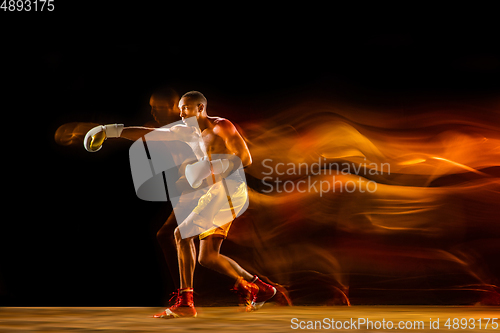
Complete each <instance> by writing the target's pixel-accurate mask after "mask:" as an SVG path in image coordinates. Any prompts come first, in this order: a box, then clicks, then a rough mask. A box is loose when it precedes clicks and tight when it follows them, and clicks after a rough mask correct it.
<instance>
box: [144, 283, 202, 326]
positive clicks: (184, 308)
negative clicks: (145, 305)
mask: <svg viewBox="0 0 500 333" xmlns="http://www.w3.org/2000/svg"><path fill="white" fill-rule="evenodd" d="M174 297H177V298H176V300H175V304H174V305H172V306H171V307H169V308H168V309H165V311H163V312H162V313H159V314H156V315H154V316H153V317H154V318H163V319H171V318H179V317H196V316H197V313H196V309H195V308H194V301H193V289H192V288H185V289H178V290H177V293H175V295H174Z"/></svg>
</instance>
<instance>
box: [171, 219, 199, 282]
mask: <svg viewBox="0 0 500 333" xmlns="http://www.w3.org/2000/svg"><path fill="white" fill-rule="evenodd" d="M174 238H175V244H176V247H177V259H178V261H179V275H180V285H181V289H185V288H193V275H194V268H195V266H196V247H195V246H194V237H189V238H184V239H183V238H182V236H181V232H180V230H179V227H177V228H175V232H174Z"/></svg>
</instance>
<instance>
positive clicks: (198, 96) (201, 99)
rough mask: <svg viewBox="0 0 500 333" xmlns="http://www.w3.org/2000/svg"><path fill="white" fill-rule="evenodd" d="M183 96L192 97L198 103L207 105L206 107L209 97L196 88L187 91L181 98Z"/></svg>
mask: <svg viewBox="0 0 500 333" xmlns="http://www.w3.org/2000/svg"><path fill="white" fill-rule="evenodd" d="M183 97H186V98H192V99H194V100H195V101H196V102H198V103H202V104H204V105H205V107H206V106H207V99H206V98H205V96H204V95H203V94H202V93H201V92H199V91H196V90H191V91H188V92H187V93H185V94H184V95H182V97H181V99H182V98H183Z"/></svg>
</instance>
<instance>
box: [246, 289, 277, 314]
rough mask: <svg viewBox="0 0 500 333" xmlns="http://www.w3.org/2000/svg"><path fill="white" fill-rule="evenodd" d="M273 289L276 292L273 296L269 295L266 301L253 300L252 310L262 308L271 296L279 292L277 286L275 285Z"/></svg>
mask: <svg viewBox="0 0 500 333" xmlns="http://www.w3.org/2000/svg"><path fill="white" fill-rule="evenodd" d="M273 289H274V293H273V295H272V296H271V297H269V298H268V299H266V300H265V301H263V302H257V303H255V302H252V308H251V311H256V310H258V309H260V308H261V307H262V306H263V305H264V304H265V303H266V302H267V301H269V300H270V299H271V298H273V297H274V295H276V293H277V290H276V288H275V287H273Z"/></svg>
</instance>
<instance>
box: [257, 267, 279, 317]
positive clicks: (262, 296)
mask: <svg viewBox="0 0 500 333" xmlns="http://www.w3.org/2000/svg"><path fill="white" fill-rule="evenodd" d="M252 282H253V283H254V284H256V285H257V287H259V292H258V293H257V297H256V298H255V300H254V302H253V303H252V310H254V311H255V310H258V309H260V308H261V307H262V306H263V305H264V303H266V302H267V301H269V300H270V299H271V298H273V297H274V295H276V288H274V287H273V286H271V285H270V284H268V283H265V282H263V281H262V280H261V279H259V278H258V277H257V276H255V279H254V280H253V281H252Z"/></svg>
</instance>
